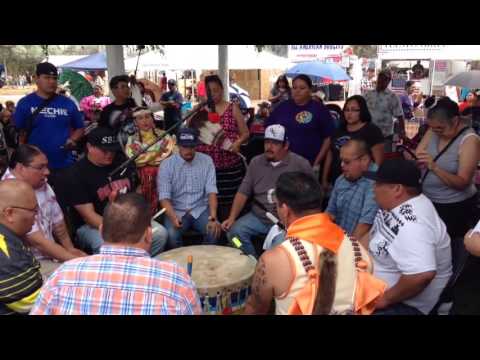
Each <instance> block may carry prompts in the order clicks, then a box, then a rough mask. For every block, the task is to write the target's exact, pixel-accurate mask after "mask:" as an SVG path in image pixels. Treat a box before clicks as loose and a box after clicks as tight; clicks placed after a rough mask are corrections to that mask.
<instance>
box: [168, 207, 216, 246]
mask: <svg viewBox="0 0 480 360" xmlns="http://www.w3.org/2000/svg"><path fill="white" fill-rule="evenodd" d="M209 213H210V210H209V209H208V208H207V209H206V210H205V211H204V212H203V213H202V214H201V215H200V216H199V217H198V219H195V218H194V217H193V216H192V215H190V214H185V215H184V216H183V217H182V219H181V220H182V227H181V228H176V227H175V226H174V225H173V223H172V222H171V221H170V219H169V218H168V216H166V217H165V221H164V223H165V228H166V229H167V232H168V246H169V247H170V248H172V249H175V248H178V247H182V246H183V238H182V237H183V234H184V233H185V232H186V231H187V230H189V229H191V228H193V229H194V230H195V231H198V232H199V233H201V234H202V236H203V243H204V244H207V245H215V244H217V243H218V240H217V239H215V238H214V237H213V236H211V235H210V234H209V233H208V232H207V224H208V216H209Z"/></svg>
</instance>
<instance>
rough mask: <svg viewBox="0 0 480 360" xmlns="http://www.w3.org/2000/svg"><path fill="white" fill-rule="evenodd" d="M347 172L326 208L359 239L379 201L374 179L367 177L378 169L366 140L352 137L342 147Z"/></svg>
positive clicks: (343, 168)
mask: <svg viewBox="0 0 480 360" xmlns="http://www.w3.org/2000/svg"><path fill="white" fill-rule="evenodd" d="M340 160H341V166H342V172H343V175H341V176H340V177H339V178H338V179H337V181H336V182H335V187H334V188H333V191H332V194H331V196H330V200H329V202H328V207H327V209H326V210H325V212H326V213H327V214H328V215H330V217H331V218H332V220H333V221H335V223H336V224H337V225H338V226H340V227H341V228H342V229H343V230H345V231H346V232H347V233H348V234H349V235H352V236H354V237H356V238H357V239H359V238H360V237H361V236H363V235H365V234H366V233H367V232H368V231H369V230H370V228H371V227H372V224H373V221H374V219H375V215H376V214H377V211H378V205H377V203H376V202H375V196H374V194H373V181H372V180H368V179H366V178H364V177H363V173H364V172H365V171H367V170H369V171H376V169H377V165H376V164H375V163H374V162H372V159H371V155H370V150H369V148H368V145H367V144H366V143H365V141H363V140H357V139H353V140H349V141H348V142H347V143H345V145H343V146H342V147H341V148H340Z"/></svg>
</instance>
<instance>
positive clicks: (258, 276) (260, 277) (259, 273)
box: [252, 258, 267, 303]
mask: <svg viewBox="0 0 480 360" xmlns="http://www.w3.org/2000/svg"><path fill="white" fill-rule="evenodd" d="M266 283H267V274H266V266H265V261H264V260H263V259H262V258H260V260H259V261H258V265H257V270H256V271H255V276H254V278H253V286H252V290H253V296H254V297H255V301H256V302H257V303H262V297H261V295H260V293H261V290H262V287H263V286H265V285H266Z"/></svg>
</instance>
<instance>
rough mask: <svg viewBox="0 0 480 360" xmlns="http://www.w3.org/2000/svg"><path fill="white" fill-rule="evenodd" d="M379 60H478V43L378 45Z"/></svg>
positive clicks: (479, 56)
mask: <svg viewBox="0 0 480 360" xmlns="http://www.w3.org/2000/svg"><path fill="white" fill-rule="evenodd" d="M378 57H379V59H381V60H413V59H431V60H480V45H379V48H378Z"/></svg>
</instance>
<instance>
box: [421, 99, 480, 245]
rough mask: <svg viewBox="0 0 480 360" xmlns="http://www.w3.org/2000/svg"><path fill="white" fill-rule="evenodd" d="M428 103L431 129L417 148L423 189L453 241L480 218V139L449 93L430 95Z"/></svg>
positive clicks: (428, 119) (461, 236)
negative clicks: (479, 175)
mask: <svg viewBox="0 0 480 360" xmlns="http://www.w3.org/2000/svg"><path fill="white" fill-rule="evenodd" d="M425 106H426V107H427V108H428V112H427V122H428V125H429V128H430V130H429V131H428V133H427V135H428V136H425V137H424V138H423V139H422V141H421V142H420V144H419V146H418V150H417V157H418V162H419V163H420V164H421V166H423V167H424V169H423V182H422V186H423V193H424V194H425V195H426V196H427V197H428V198H429V199H430V200H431V201H432V202H433V205H434V206H435V209H436V210H437V212H438V215H439V216H440V218H441V219H442V220H443V221H444V222H445V225H446V226H447V232H448V233H449V235H450V237H451V239H452V241H453V240H454V239H456V238H463V236H464V235H465V233H466V232H467V230H468V229H470V228H472V227H473V226H474V225H475V222H476V220H477V214H476V213H477V212H476V211H475V210H476V193H477V190H476V188H475V183H474V175H475V170H476V168H477V164H478V162H479V160H480V139H479V137H478V135H476V134H475V132H474V130H473V129H471V128H470V127H468V126H467V125H465V123H464V122H463V121H462V120H461V119H460V116H459V115H460V114H459V108H458V105H457V103H455V102H454V101H452V100H450V99H449V98H448V97H443V98H440V99H434V98H429V99H427V100H426V101H425ZM442 152H443V154H441V155H440V156H439V154H440V153H442ZM436 157H438V158H437V160H434V159H435V158H436Z"/></svg>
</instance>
